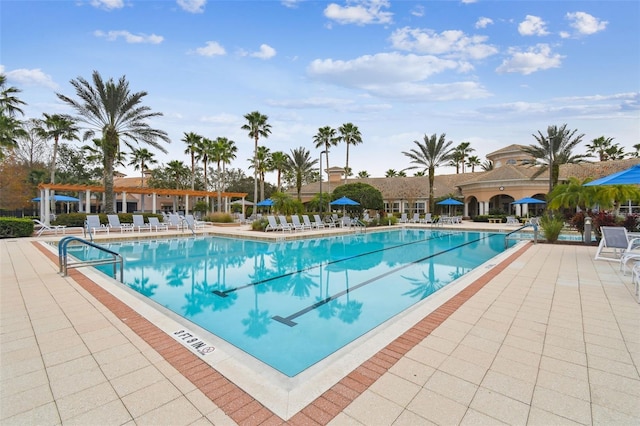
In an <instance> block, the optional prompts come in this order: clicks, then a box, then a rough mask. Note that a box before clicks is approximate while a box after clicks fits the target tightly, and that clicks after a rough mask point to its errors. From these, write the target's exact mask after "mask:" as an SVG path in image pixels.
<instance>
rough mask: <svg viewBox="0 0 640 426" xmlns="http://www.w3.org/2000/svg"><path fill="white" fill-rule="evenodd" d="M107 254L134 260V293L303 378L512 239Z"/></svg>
mask: <svg viewBox="0 0 640 426" xmlns="http://www.w3.org/2000/svg"><path fill="white" fill-rule="evenodd" d="M104 245H105V246H108V248H110V249H111V250H114V251H117V252H119V253H120V254H122V255H123V257H124V258H125V271H124V282H125V284H126V285H127V286H129V287H130V288H131V289H133V290H135V291H137V292H138V293H140V294H142V295H144V296H146V297H148V298H150V299H152V300H154V301H155V302H157V303H159V304H161V305H162V306H164V307H166V308H167V309H169V310H171V311H173V312H175V313H176V314H178V315H180V316H182V317H184V318H186V319H188V320H189V321H191V322H192V323H194V324H197V325H198V326H199V327H202V328H203V329H206V330H208V331H210V332H211V333H213V334H215V335H216V336H218V337H220V338H222V339H224V340H226V341H227V342H229V343H231V344H232V345H234V346H236V347H238V348H240V349H242V350H243V351H244V352H246V353H248V354H250V355H251V356H253V357H255V358H257V359H259V360H260V361H262V362H264V363H265V364H267V365H269V366H271V367H273V368H274V369H276V370H278V371H280V372H281V373H283V374H285V375H286V376H288V377H294V376H296V375H297V374H299V373H300V372H302V371H304V370H305V369H307V368H309V367H310V366H312V365H314V364H315V363H317V362H318V361H320V360H322V359H324V358H325V357H327V356H329V355H330V354H332V353H333V352H335V351H337V350H338V349H340V348H342V347H344V346H345V345H347V344H349V343H350V342H352V341H354V340H355V339H357V338H358V337H360V336H362V335H363V334H365V333H367V332H368V331H370V330H372V329H374V328H376V327H377V326H379V325H381V324H382V323H384V322H385V321H387V320H388V319H390V318H392V317H394V316H395V315H397V314H399V313H400V312H403V311H404V310H406V309H407V308H409V307H410V306H413V305H414V304H416V303H418V302H419V301H420V300H423V299H424V298H426V297H428V296H429V295H430V294H432V293H433V292H435V291H437V290H438V289H440V288H442V287H444V286H445V285H447V284H448V283H450V282H452V281H453V280H455V279H457V278H459V277H461V276H462V275H464V274H465V273H467V272H469V271H471V270H472V269H473V268H475V267H477V266H479V265H481V264H482V263H484V262H485V261H487V260H489V259H490V258H492V257H494V256H496V255H497V254H499V253H501V252H502V251H504V234H501V233H486V232H485V233H481V232H460V231H452V232H447V231H433V230H422V229H398V230H392V231H386V232H369V233H366V234H350V235H342V236H332V237H324V238H316V239H305V240H293V241H279V242H264V241H255V240H242V239H233V238H223V237H201V238H181V239H172V240H143V241H135V242H119V243H111V244H104ZM70 253H72V254H73V255H74V256H76V257H78V258H81V259H86V258H96V257H99V256H100V254H99V253H98V252H95V251H94V249H90V248H86V247H83V248H80V249H70ZM110 269H111V267H109V266H107V267H106V268H104V269H103V272H105V273H107V274H109V273H110Z"/></svg>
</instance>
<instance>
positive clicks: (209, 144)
mask: <svg viewBox="0 0 640 426" xmlns="http://www.w3.org/2000/svg"><path fill="white" fill-rule="evenodd" d="M213 144H214V142H213V141H212V140H211V139H208V138H204V137H203V138H201V139H200V141H199V142H198V143H197V144H196V146H195V159H196V161H202V165H203V167H204V190H205V191H208V190H209V180H208V178H207V165H208V164H209V158H210V157H211V151H212V149H213Z"/></svg>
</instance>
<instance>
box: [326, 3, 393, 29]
mask: <svg viewBox="0 0 640 426" xmlns="http://www.w3.org/2000/svg"><path fill="white" fill-rule="evenodd" d="M347 4H348V5H347V6H344V7H343V6H340V5H338V4H336V3H331V4H330V5H329V6H327V7H326V8H325V10H324V16H326V17H327V18H329V19H331V20H334V21H336V22H338V23H340V24H357V25H365V24H388V23H390V22H392V18H393V13H391V12H385V11H383V10H382V9H383V8H389V7H390V6H391V4H390V2H389V1H388V0H351V1H348V2H347Z"/></svg>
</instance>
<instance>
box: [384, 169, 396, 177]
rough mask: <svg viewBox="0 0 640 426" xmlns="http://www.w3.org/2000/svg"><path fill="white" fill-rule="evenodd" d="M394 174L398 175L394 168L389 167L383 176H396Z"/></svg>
mask: <svg viewBox="0 0 640 426" xmlns="http://www.w3.org/2000/svg"><path fill="white" fill-rule="evenodd" d="M396 176H398V172H397V171H396V170H394V169H389V170H387V171H386V172H385V173H384V177H386V178H390V177H396Z"/></svg>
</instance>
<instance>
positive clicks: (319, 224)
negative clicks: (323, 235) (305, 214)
mask: <svg viewBox="0 0 640 426" xmlns="http://www.w3.org/2000/svg"><path fill="white" fill-rule="evenodd" d="M313 226H314V227H315V228H316V229H320V228H324V222H323V221H322V218H321V217H320V215H319V214H314V215H313ZM334 226H335V225H334Z"/></svg>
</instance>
